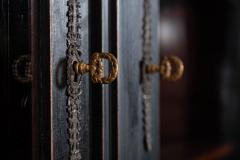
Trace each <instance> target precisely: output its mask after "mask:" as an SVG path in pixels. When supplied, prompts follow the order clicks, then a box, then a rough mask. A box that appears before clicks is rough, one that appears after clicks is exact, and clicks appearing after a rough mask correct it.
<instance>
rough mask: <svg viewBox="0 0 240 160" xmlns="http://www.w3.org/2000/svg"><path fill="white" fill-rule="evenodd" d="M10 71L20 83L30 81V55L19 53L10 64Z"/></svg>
mask: <svg viewBox="0 0 240 160" xmlns="http://www.w3.org/2000/svg"><path fill="white" fill-rule="evenodd" d="M12 73H13V76H14V78H15V79H16V80H17V81H18V82H20V83H29V82H31V81H32V67H31V57H30V56H29V55H21V56H20V57H19V58H17V59H15V60H14V62H13V65H12Z"/></svg>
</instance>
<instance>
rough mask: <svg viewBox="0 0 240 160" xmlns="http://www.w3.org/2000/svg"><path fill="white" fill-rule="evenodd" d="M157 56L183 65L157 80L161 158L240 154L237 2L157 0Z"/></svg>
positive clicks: (231, 159)
mask: <svg viewBox="0 0 240 160" xmlns="http://www.w3.org/2000/svg"><path fill="white" fill-rule="evenodd" d="M160 8H161V11H160V25H159V26H160V32H159V38H160V55H161V57H163V56H164V55H177V56H178V57H180V58H181V59H182V60H183V62H184V65H185V73H184V77H183V78H182V79H181V80H179V81H177V82H168V81H165V80H162V81H161V92H160V93H161V97H160V98H161V107H160V108H161V109H160V110H161V118H160V123H161V124H160V125H161V126H160V128H161V131H160V132H161V136H160V137H161V160H192V159H193V160H215V159H216V160H218V159H220V160H221V159H223V160H239V159H240V9H239V8H240V1H239V0H160Z"/></svg>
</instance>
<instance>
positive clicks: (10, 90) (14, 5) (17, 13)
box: [0, 0, 31, 160]
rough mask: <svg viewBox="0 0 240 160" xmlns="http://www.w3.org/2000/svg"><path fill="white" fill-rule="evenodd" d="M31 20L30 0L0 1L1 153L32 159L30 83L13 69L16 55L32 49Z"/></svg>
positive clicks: (4, 155) (12, 157)
mask: <svg viewBox="0 0 240 160" xmlns="http://www.w3.org/2000/svg"><path fill="white" fill-rule="evenodd" d="M28 20H29V19H28V1H23V0H20V1H17V0H12V1H9V0H1V1H0V37H1V38H0V48H1V51H0V64H1V65H0V67H1V80H0V83H1V94H0V95H1V102H0V104H1V105H0V106H1V107H2V111H1V113H2V114H3V115H4V116H3V120H2V122H3V124H4V125H6V127H5V126H4V127H2V128H3V130H4V133H6V134H7V135H6V136H4V139H3V143H2V146H4V148H5V149H6V151H5V150H4V151H5V152H4V153H3V155H2V156H3V157H8V159H9V158H10V159H16V158H19V159H26V160H28V159H31V89H30V87H31V85H30V84H21V83H19V82H17V81H16V80H15V78H14V77H13V72H12V64H13V61H14V59H16V58H17V57H19V56H20V55H23V54H29V53H30V52H29V43H28V41H29V37H28V36H29V33H28V29H29V26H28ZM26 97H27V100H26V103H23V100H25V98H26Z"/></svg>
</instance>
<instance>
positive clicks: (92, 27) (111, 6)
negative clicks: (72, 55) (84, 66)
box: [0, 0, 160, 160]
mask: <svg viewBox="0 0 240 160" xmlns="http://www.w3.org/2000/svg"><path fill="white" fill-rule="evenodd" d="M67 2H68V1H64V0H60V1H46V0H39V1H34V0H29V1H19V0H14V1H9V0H1V8H2V9H3V10H1V13H0V16H1V27H0V29H1V37H3V38H1V44H0V45H1V48H2V51H1V53H3V54H1V56H2V59H1V61H2V62H3V63H1V65H2V64H3V70H4V71H3V75H4V78H3V79H2V80H1V83H2V84H5V85H4V86H3V88H4V93H3V94H4V95H3V97H4V99H5V102H6V103H7V104H5V105H6V106H7V107H6V108H5V110H4V111H6V112H7V113H8V116H7V120H8V135H7V139H9V140H10V141H8V142H7V144H8V146H9V147H8V148H7V150H8V152H7V153H8V155H10V154H11V155H12V157H10V159H34V160H38V159H39V160H40V159H41V160H48V159H52V160H67V159H69V156H70V154H69V153H70V150H71V148H70V145H69V132H68V128H69V123H68V118H69V113H68V111H67V105H68V98H69V97H68V94H67V33H68V26H67V24H68V20H69V19H68V18H69V12H68V9H69V8H68V5H69V3H70V1H69V2H68V3H67ZM150 3H151V4H150V5H151V15H150V16H151V19H152V21H151V23H150V25H151V28H152V30H151V37H152V44H151V45H152V46H151V48H152V53H151V54H152V57H153V61H152V62H153V63H156V64H158V63H159V61H158V59H159V54H158V53H159V52H158V40H157V25H158V17H159V4H158V3H159V2H158V1H157V0H152V1H150ZM79 4H80V8H79V12H80V15H81V16H80V17H79V19H80V25H81V28H80V29H79V34H80V35H81V37H80V40H79V41H80V50H81V59H82V60H83V61H84V62H86V63H87V62H88V61H89V59H90V57H91V56H92V54H93V53H94V52H110V53H113V54H114V56H115V57H116V58H117V59H118V67H119V73H118V77H117V79H116V80H115V81H114V82H113V83H111V84H94V83H92V81H91V79H90V77H89V74H86V75H83V76H82V79H81V86H80V90H81V96H80V99H79V100H80V102H79V104H78V105H77V106H78V107H79V117H78V118H79V119H81V120H80V124H79V126H78V127H81V130H80V132H79V133H80V134H79V135H80V141H79V146H80V152H81V156H82V159H84V160H88V159H93V160H96V159H98V160H101V159H102V160H116V159H119V160H132V159H138V160H140V159H142V160H147V159H152V160H157V159H159V156H160V155H159V152H160V148H159V143H160V141H159V98H158V97H159V89H158V88H159V76H158V75H157V74H156V75H153V76H152V79H151V84H152V87H151V89H150V90H151V95H152V100H151V103H152V105H151V106H152V115H151V122H152V128H151V130H150V132H151V138H152V142H151V143H152V150H151V151H146V150H145V148H144V130H143V127H144V122H143V116H144V115H143V103H142V101H143V95H142V93H141V92H142V84H141V79H140V77H141V73H142V68H141V65H140V64H141V61H142V60H143V47H142V44H143V39H142V37H143V16H144V3H143V0H131V1H122V0H119V1H111V0H90V1H86V0H79ZM22 54H28V55H29V56H30V59H31V60H30V62H31V74H32V80H31V82H30V83H28V84H22V83H20V82H17V81H15V80H14V78H13V76H12V71H11V66H12V63H13V61H14V59H15V58H16V59H18V56H20V55H22ZM105 64H107V63H105ZM22 65H23V66H20V69H19V70H21V72H24V70H25V68H26V66H24V65H25V62H24V64H22ZM21 67H23V68H21ZM108 68H110V67H105V68H104V69H105V70H108ZM22 74H23V76H24V74H25V73H22ZM25 95H27V96H28V98H27V99H26V98H25V97H26V96H25ZM22 97H23V99H22ZM24 98H25V99H24ZM21 101H23V103H24V104H23V105H25V101H27V106H26V108H24V107H25V106H24V107H21V106H20V104H21Z"/></svg>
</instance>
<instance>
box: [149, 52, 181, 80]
mask: <svg viewBox="0 0 240 160" xmlns="http://www.w3.org/2000/svg"><path fill="white" fill-rule="evenodd" d="M173 64H174V66H175V72H173ZM146 72H147V73H156V72H159V73H160V75H161V76H162V77H163V79H167V80H169V81H177V80H179V79H180V78H181V77H182V75H183V72H184V65H183V62H182V60H181V59H180V58H178V57H176V56H169V57H167V56H166V57H164V58H163V60H162V61H161V65H160V67H159V66H158V65H154V64H152V65H148V66H147V67H146Z"/></svg>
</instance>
